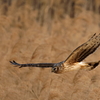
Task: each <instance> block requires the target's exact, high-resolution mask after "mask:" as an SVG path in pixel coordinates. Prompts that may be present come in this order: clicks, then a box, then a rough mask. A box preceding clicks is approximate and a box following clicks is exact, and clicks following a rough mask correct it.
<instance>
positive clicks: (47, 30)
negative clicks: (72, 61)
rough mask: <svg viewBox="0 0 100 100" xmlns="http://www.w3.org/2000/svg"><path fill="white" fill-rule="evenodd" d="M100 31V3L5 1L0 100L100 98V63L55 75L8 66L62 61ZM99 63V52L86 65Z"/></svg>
mask: <svg viewBox="0 0 100 100" xmlns="http://www.w3.org/2000/svg"><path fill="white" fill-rule="evenodd" d="M94 33H100V0H0V100H100V65H99V66H98V67H97V68H96V69H94V70H92V71H85V70H82V71H72V72H66V73H64V74H55V73H51V69H49V68H47V69H41V68H29V67H27V68H18V67H14V66H13V65H11V64H10V63H9V61H10V60H15V61H17V62H19V63H38V62H59V61H63V60H65V59H66V58H67V56H68V55H69V54H70V53H71V52H72V51H73V50H74V49H75V48H76V47H78V46H79V45H81V44H82V43H84V42H86V41H87V40H88V39H89V38H90V37H91V36H92V35H93V34H94ZM98 60H100V48H98V49H97V51H96V52H95V53H94V54H93V55H90V56H89V57H88V58H86V59H85V61H98Z"/></svg>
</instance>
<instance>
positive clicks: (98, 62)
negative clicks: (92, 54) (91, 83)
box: [88, 61, 100, 70]
mask: <svg viewBox="0 0 100 100" xmlns="http://www.w3.org/2000/svg"><path fill="white" fill-rule="evenodd" d="M99 64H100V61H97V62H89V63H88V65H89V66H90V67H91V70H92V69H94V68H96V67H97V66H98V65H99Z"/></svg>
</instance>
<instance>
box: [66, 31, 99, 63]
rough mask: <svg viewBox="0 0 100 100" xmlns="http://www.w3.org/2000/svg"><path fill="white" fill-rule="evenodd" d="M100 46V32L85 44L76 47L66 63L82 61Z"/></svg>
mask: <svg viewBox="0 0 100 100" xmlns="http://www.w3.org/2000/svg"><path fill="white" fill-rule="evenodd" d="M99 46H100V33H99V34H98V35H96V33H95V34H94V35H93V36H92V37H91V38H90V39H89V40H88V41H87V42H85V43H84V44H82V45H80V46H79V47H78V48H76V49H75V50H74V51H73V52H72V53H71V54H70V55H69V57H68V58H67V59H66V60H65V63H69V64H73V63H75V62H80V61H82V60H83V59H85V58H86V57H87V56H89V55H90V54H92V53H93V52H94V51H95V50H96V49H97V48H98V47H99Z"/></svg>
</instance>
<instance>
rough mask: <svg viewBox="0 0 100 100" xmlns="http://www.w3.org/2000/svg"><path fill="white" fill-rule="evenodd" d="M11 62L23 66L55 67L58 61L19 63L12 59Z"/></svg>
mask: <svg viewBox="0 0 100 100" xmlns="http://www.w3.org/2000/svg"><path fill="white" fill-rule="evenodd" d="M10 63H11V64H13V65H16V66H19V68H21V67H41V68H48V67H53V66H54V64H56V63H34V64H19V63H17V62H15V61H14V60H13V61H10Z"/></svg>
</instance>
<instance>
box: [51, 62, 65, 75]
mask: <svg viewBox="0 0 100 100" xmlns="http://www.w3.org/2000/svg"><path fill="white" fill-rule="evenodd" d="M63 69H64V67H63V62H60V63H56V64H55V65H54V66H53V67H52V69H51V71H52V72H54V73H57V74H59V73H62V72H63Z"/></svg>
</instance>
